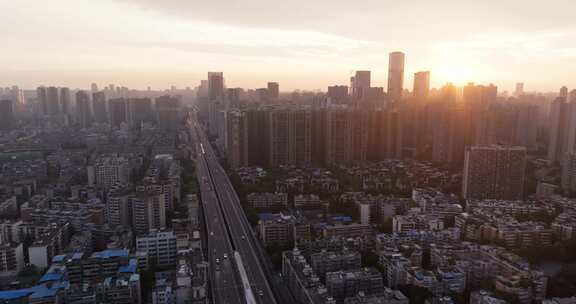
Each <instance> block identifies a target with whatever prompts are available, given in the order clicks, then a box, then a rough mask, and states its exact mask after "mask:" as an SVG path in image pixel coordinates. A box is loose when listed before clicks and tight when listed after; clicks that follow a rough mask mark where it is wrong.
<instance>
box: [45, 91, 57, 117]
mask: <svg viewBox="0 0 576 304" xmlns="http://www.w3.org/2000/svg"><path fill="white" fill-rule="evenodd" d="M46 108H47V114H48V115H50V116H54V115H58V114H60V98H59V96H58V88H57V87H48V89H46Z"/></svg>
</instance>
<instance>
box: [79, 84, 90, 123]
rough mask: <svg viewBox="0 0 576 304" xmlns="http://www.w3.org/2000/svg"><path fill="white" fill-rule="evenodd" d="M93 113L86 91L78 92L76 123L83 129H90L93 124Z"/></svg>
mask: <svg viewBox="0 0 576 304" xmlns="http://www.w3.org/2000/svg"><path fill="white" fill-rule="evenodd" d="M91 112H92V111H91V110H90V96H89V95H88V93H86V91H78V92H76V122H77V123H78V125H79V126H80V127H81V128H88V127H90V125H91V124H92V113H91Z"/></svg>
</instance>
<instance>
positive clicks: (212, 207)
mask: <svg viewBox="0 0 576 304" xmlns="http://www.w3.org/2000/svg"><path fill="white" fill-rule="evenodd" d="M198 155H199V157H198V158H197V170H196V174H197V177H198V183H199V184H200V193H201V195H202V205H203V209H204V212H203V214H204V220H205V224H206V236H207V244H208V250H207V254H208V259H209V261H210V286H211V293H212V299H213V300H212V302H213V303H215V304H235V303H245V301H244V295H243V293H242V291H241V286H242V284H241V283H240V279H239V278H238V276H237V275H236V266H235V264H234V263H233V257H234V250H233V247H232V243H231V242H230V238H229V234H228V232H227V230H226V224H225V221H224V218H223V216H222V213H221V212H220V207H219V203H218V197H217V195H216V191H214V189H213V187H212V185H211V182H210V175H209V171H208V166H207V163H206V161H205V159H204V157H202V156H201V155H200V153H198ZM225 255H226V258H225V257H224V256H225Z"/></svg>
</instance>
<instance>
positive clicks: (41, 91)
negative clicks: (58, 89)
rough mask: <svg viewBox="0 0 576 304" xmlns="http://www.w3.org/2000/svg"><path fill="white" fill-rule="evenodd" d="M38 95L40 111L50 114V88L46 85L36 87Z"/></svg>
mask: <svg viewBox="0 0 576 304" xmlns="http://www.w3.org/2000/svg"><path fill="white" fill-rule="evenodd" d="M36 97H37V98H38V106H39V112H40V114H42V115H47V114H48V90H47V89H46V87H38V88H37V89H36Z"/></svg>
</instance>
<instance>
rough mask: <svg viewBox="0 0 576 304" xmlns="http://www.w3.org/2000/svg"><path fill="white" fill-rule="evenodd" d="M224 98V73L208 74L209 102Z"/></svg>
mask: <svg viewBox="0 0 576 304" xmlns="http://www.w3.org/2000/svg"><path fill="white" fill-rule="evenodd" d="M223 97H224V73H222V72H208V98H209V100H211V101H212V100H217V99H222V98H223Z"/></svg>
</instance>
